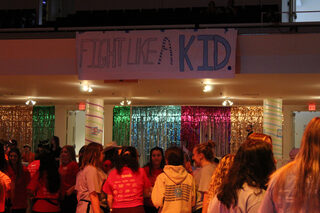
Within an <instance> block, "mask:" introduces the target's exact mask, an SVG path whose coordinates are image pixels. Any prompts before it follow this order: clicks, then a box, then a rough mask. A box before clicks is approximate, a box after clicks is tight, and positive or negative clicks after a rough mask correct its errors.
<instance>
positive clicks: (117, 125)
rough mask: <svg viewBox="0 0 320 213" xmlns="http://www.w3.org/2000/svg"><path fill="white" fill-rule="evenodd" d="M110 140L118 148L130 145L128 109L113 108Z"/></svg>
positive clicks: (126, 107)
mask: <svg viewBox="0 0 320 213" xmlns="http://www.w3.org/2000/svg"><path fill="white" fill-rule="evenodd" d="M112 140H113V141H116V142H117V144H118V145H120V146H129V145H130V107H128V106H125V107H122V106H115V107H114V108H113V134H112Z"/></svg>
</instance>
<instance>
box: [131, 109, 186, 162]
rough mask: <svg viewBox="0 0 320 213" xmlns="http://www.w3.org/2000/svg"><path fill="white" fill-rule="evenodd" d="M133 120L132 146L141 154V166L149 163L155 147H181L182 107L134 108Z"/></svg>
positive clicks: (164, 148)
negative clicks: (151, 152)
mask: <svg viewBox="0 0 320 213" xmlns="http://www.w3.org/2000/svg"><path fill="white" fill-rule="evenodd" d="M131 119H132V120H131V144H132V146H135V147H136V148H137V149H138V152H139V153H140V154H141V157H140V165H144V164H146V163H147V162H148V161H149V155H150V150H151V149H152V148H153V147H155V146H159V147H161V148H163V150H166V149H167V148H168V147H170V146H172V145H176V146H180V126H181V120H180V119H181V108H180V106H151V107H132V117H131Z"/></svg>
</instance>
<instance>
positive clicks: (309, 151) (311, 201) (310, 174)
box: [274, 117, 320, 212]
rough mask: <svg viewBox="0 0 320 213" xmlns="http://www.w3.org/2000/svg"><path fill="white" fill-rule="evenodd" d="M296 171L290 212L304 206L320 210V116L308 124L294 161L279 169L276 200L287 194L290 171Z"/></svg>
mask: <svg viewBox="0 0 320 213" xmlns="http://www.w3.org/2000/svg"><path fill="white" fill-rule="evenodd" d="M293 171H294V172H295V177H296V178H295V182H294V186H293V195H292V197H293V201H292V206H291V209H290V212H299V211H300V210H301V208H303V206H309V207H311V208H312V209H314V210H315V211H317V210H318V211H319V210H320V199H319V192H320V179H319V173H320V117H315V118H313V119H312V120H311V121H310V122H309V124H308V125H307V127H306V129H305V131H304V134H303V137H302V141H301V147H300V150H299V153H298V154H297V156H296V158H295V160H294V161H292V162H291V163H289V164H287V165H286V166H284V167H283V168H282V169H280V170H279V171H277V172H276V173H275V174H274V176H277V177H278V178H277V179H276V180H275V183H274V196H275V199H276V200H280V199H279V198H283V197H284V195H285V192H284V190H283V189H284V187H285V184H286V178H287V175H288V174H289V173H292V172H293Z"/></svg>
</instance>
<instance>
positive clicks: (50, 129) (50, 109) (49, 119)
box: [32, 106, 55, 150]
mask: <svg viewBox="0 0 320 213" xmlns="http://www.w3.org/2000/svg"><path fill="white" fill-rule="evenodd" d="M54 120H55V108H54V106H35V107H33V123H32V127H33V131H32V133H33V134H32V136H33V137H32V141H33V147H34V150H36V149H37V147H38V144H39V141H41V140H50V139H51V138H52V136H53V135H54Z"/></svg>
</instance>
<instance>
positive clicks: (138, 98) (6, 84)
mask: <svg viewBox="0 0 320 213" xmlns="http://www.w3.org/2000/svg"><path fill="white" fill-rule="evenodd" d="M80 83H82V84H86V83H88V84H89V85H91V86H92V88H93V92H92V93H88V92H83V91H81V89H80ZM204 83H208V84H211V85H213V87H214V88H213V90H212V91H211V92H208V93H204V92H203V91H202V90H203V84H204ZM224 96H227V97H229V98H230V99H231V100H232V101H233V102H234V104H235V105H262V103H263V99H265V98H282V99H283V103H284V104H290V105H291V104H292V105H295V104H299V105H300V104H301V105H306V104H308V103H310V102H315V103H317V102H320V74H236V75H235V78H232V79H185V80H182V79H170V80H137V81H103V80H99V81H87V82H86V81H80V80H78V76H77V75H50V76H30V75H28V76H21V75H20V76H17V75H16V76H0V104H2V105H7V104H10V105H11V104H15V105H22V104H24V103H25V101H26V100H27V98H28V97H32V98H33V99H34V100H36V101H37V104H39V105H62V104H68V105H69V104H78V103H79V102H81V101H85V100H86V99H88V98H102V99H104V103H105V105H119V103H120V101H121V100H123V99H124V98H127V99H130V100H132V105H221V103H222V101H223V97H224Z"/></svg>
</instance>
